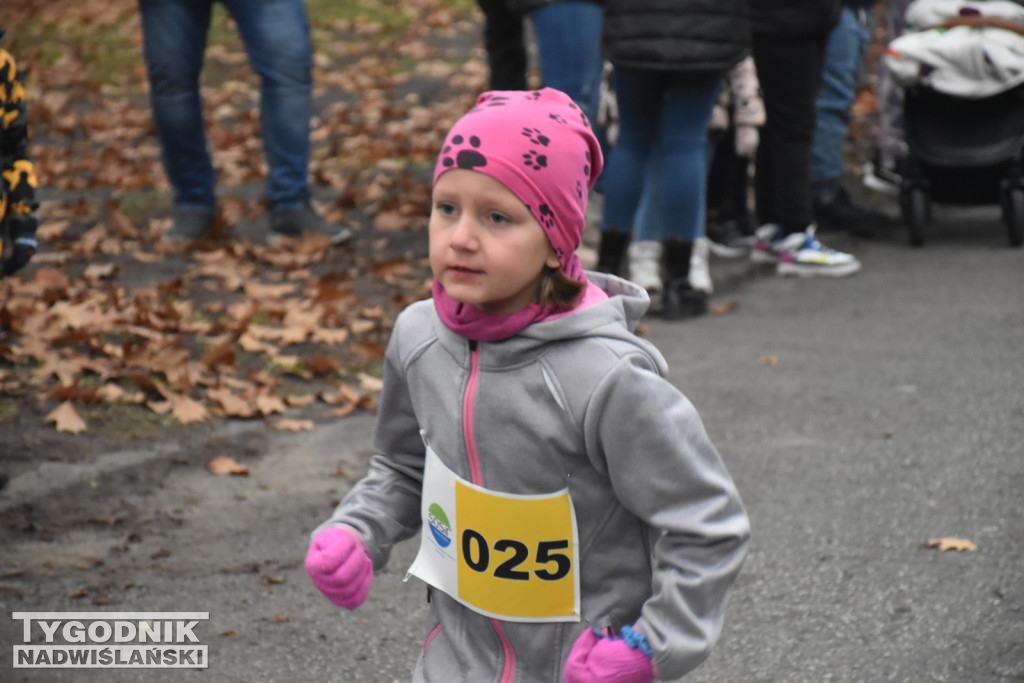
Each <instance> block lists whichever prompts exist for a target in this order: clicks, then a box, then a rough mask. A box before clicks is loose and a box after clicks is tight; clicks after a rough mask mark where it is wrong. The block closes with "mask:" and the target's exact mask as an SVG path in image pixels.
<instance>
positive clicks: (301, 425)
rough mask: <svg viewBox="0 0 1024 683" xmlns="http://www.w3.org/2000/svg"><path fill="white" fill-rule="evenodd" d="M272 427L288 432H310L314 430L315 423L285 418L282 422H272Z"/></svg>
mask: <svg viewBox="0 0 1024 683" xmlns="http://www.w3.org/2000/svg"><path fill="white" fill-rule="evenodd" d="M270 426H271V427H273V428H274V429H280V430H282V431H288V432H308V431H310V430H311V429H313V421H312V420H295V419H292V418H284V419H282V420H276V421H274V422H271V423H270Z"/></svg>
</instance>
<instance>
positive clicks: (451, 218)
mask: <svg viewBox="0 0 1024 683" xmlns="http://www.w3.org/2000/svg"><path fill="white" fill-rule="evenodd" d="M544 266H548V267H550V268H557V267H559V263H558V257H557V256H555V252H554V250H553V249H552V248H551V244H550V243H549V242H548V238H547V235H545V234H544V229H543V228H541V227H540V223H538V222H537V220H536V219H535V218H534V217H533V214H531V213H530V210H529V209H527V208H526V205H525V204H523V202H522V201H520V199H519V197H517V196H516V195H515V194H514V193H513V192H512V191H511V190H510V189H508V188H507V187H505V186H504V185H502V184H501V183H500V182H498V181H497V180H495V179H494V178H492V177H490V176H488V175H484V174H483V173H477V172H476V171H470V170H466V169H454V170H451V171H448V172H447V173H445V174H444V175H442V176H441V177H440V178H438V180H437V183H435V184H434V197H433V207H432V209H431V212H430V268H431V270H433V271H434V277H435V278H437V280H438V281H439V282H440V283H441V285H443V286H444V288H445V291H447V292H448V296H450V297H451V298H452V299H454V300H455V301H459V302H462V303H467V304H471V305H473V306H475V307H476V308H478V309H480V310H481V311H484V312H485V313H515V312H517V311H521V310H523V309H524V308H526V307H527V306H528V305H529V304H530V303H532V302H534V301H536V300H537V298H538V296H539V293H540V279H541V274H542V273H543V272H544Z"/></svg>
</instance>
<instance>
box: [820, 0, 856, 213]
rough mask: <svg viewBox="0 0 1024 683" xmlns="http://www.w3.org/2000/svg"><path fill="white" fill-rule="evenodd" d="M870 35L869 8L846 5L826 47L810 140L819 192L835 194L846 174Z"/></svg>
mask: <svg viewBox="0 0 1024 683" xmlns="http://www.w3.org/2000/svg"><path fill="white" fill-rule="evenodd" d="M869 39H870V27H869V21H868V14H867V11H866V10H856V9H853V8H851V7H847V6H844V7H843V11H842V14H841V15H840V17H839V24H837V25H836V27H835V28H833V29H832V33H831V34H830V35H829V38H828V45H827V47H826V49H825V63H824V66H823V69H822V74H821V86H820V87H819V88H818V95H817V98H816V99H815V107H816V114H815V115H816V120H815V128H814V140H813V142H812V143H811V182H812V184H813V188H814V190H815V193H816V194H825V195H834V194H835V193H836V192H838V191H839V188H840V182H841V180H842V177H843V140H844V139H845V138H846V133H847V130H848V128H849V125H850V110H851V108H852V106H853V101H854V99H855V98H856V96H857V85H858V83H859V81H860V73H861V66H862V65H863V63H864V54H865V51H866V49H867V45H868V41H869Z"/></svg>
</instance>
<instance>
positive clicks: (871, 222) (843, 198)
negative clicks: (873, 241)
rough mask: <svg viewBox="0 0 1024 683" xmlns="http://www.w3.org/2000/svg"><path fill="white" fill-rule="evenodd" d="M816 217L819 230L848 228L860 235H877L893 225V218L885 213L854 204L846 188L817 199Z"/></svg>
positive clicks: (815, 202)
mask: <svg viewBox="0 0 1024 683" xmlns="http://www.w3.org/2000/svg"><path fill="white" fill-rule="evenodd" d="M814 218H815V221H816V222H817V223H818V229H819V231H822V232H825V231H828V230H847V231H849V232H850V233H852V234H854V235H857V236H858V237H875V236H877V235H878V233H879V232H881V231H883V230H885V229H887V228H889V227H892V220H891V219H890V218H889V217H888V216H886V215H885V214H883V213H880V212H878V211H872V210H871V209H866V208H864V207H862V206H858V205H857V204H854V203H853V200H852V199H851V198H850V195H849V193H847V191H846V189H845V188H840V189H839V191H838V192H836V193H835V194H833V195H832V196H831V197H827V198H826V197H818V198H817V199H815V201H814Z"/></svg>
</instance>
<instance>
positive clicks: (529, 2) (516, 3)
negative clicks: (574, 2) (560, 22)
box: [508, 0, 604, 14]
mask: <svg viewBox="0 0 1024 683" xmlns="http://www.w3.org/2000/svg"><path fill="white" fill-rule="evenodd" d="M569 1H570V0H508V8H509V9H510V10H511V11H513V12H516V13H518V14H529V13H530V12H532V11H533V10H535V9H538V8H540V7H544V6H545V5H556V4H558V3H559V2H569ZM587 1H588V2H592V3H594V4H595V5H603V4H604V0H587Z"/></svg>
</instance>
